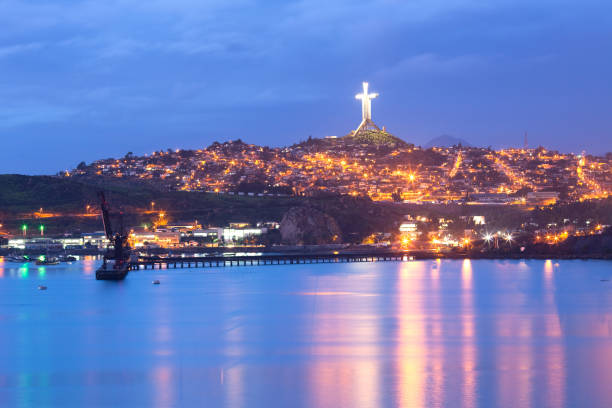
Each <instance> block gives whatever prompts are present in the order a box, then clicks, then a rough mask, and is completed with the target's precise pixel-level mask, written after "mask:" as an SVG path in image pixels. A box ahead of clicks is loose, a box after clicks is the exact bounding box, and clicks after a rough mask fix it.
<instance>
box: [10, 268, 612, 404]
mask: <svg viewBox="0 0 612 408" xmlns="http://www.w3.org/2000/svg"><path fill="white" fill-rule="evenodd" d="M98 263H99V261H93V260H91V261H87V260H85V261H79V262H75V263H73V264H71V265H66V264H64V265H60V266H47V267H38V266H35V265H20V264H13V263H8V262H4V263H2V262H0V406H2V407H12V406H15V407H47V406H50V407H70V406H82V407H85V406H87V407H96V406H108V407H122V406H125V407H172V406H195V405H198V406H229V407H269V406H287V407H302V406H303V407H306V406H308V407H377V406H391V407H394V406H398V407H419V406H428V407H429V406H433V407H435V406H448V407H493V406H501V407H523V406H524V407H527V406H533V407H610V406H612V386H611V385H610V384H611V383H612V281H609V282H608V281H605V280H607V279H612V263H610V262H604V261H559V262H557V261H441V262H436V261H423V262H421V261H418V262H417V261H415V262H398V263H361V264H325V265H292V266H262V267H238V268H225V269H221V268H213V269H184V270H180V269H178V270H162V271H158V270H155V271H137V272H132V273H130V275H129V276H128V278H127V279H126V280H125V281H124V282H98V281H96V280H95V278H94V271H95V268H96V266H97V265H98ZM154 279H159V280H160V281H161V285H152V284H151V281H152V280H154ZM602 279H603V280H604V281H602ZM41 284H42V285H46V286H47V287H48V290H46V291H39V290H38V289H37V287H38V285H41Z"/></svg>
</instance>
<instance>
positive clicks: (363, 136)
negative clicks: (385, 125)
mask: <svg viewBox="0 0 612 408" xmlns="http://www.w3.org/2000/svg"><path fill="white" fill-rule="evenodd" d="M342 139H343V140H344V141H347V142H353V143H358V144H369V145H375V146H387V147H394V148H396V147H408V146H409V145H408V143H406V142H404V141H403V140H402V139H400V138H399V137H396V136H393V135H392V134H391V133H388V132H386V131H384V130H365V131H361V132H359V134H357V135H347V136H344V137H343V138H342Z"/></svg>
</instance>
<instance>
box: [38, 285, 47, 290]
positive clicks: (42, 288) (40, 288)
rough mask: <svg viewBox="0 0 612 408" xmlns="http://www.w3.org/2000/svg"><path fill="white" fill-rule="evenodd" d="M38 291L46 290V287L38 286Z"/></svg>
mask: <svg viewBox="0 0 612 408" xmlns="http://www.w3.org/2000/svg"><path fill="white" fill-rule="evenodd" d="M38 290H47V287H46V286H44V285H40V286H39V287H38Z"/></svg>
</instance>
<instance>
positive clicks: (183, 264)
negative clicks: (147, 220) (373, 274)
mask: <svg viewBox="0 0 612 408" xmlns="http://www.w3.org/2000/svg"><path fill="white" fill-rule="evenodd" d="M412 259H413V257H412V256H411V255H410V254H408V253H406V252H379V253H368V254H366V253H337V254H334V253H331V254H329V253H325V254H262V255H245V256H205V257H182V256H181V257H148V256H142V257H139V258H138V261H134V262H132V263H131V265H130V269H131V270H138V269H183V268H216V267H233V266H261V265H299V264H318V263H348V262H389V261H394V262H398V261H409V260H412Z"/></svg>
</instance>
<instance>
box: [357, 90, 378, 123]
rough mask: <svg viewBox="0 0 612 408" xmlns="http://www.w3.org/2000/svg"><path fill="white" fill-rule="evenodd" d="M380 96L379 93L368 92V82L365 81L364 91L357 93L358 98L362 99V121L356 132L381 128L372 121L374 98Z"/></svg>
mask: <svg viewBox="0 0 612 408" xmlns="http://www.w3.org/2000/svg"><path fill="white" fill-rule="evenodd" d="M377 96H378V94H377V93H369V92H368V83H367V82H364V83H363V93H360V94H357V95H355V98H356V99H361V123H360V124H359V127H358V128H357V130H356V131H355V134H357V133H359V131H361V130H366V129H369V130H372V129H376V130H380V129H379V128H378V126H376V125H375V124H374V122H372V99H374V98H376V97H377Z"/></svg>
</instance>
